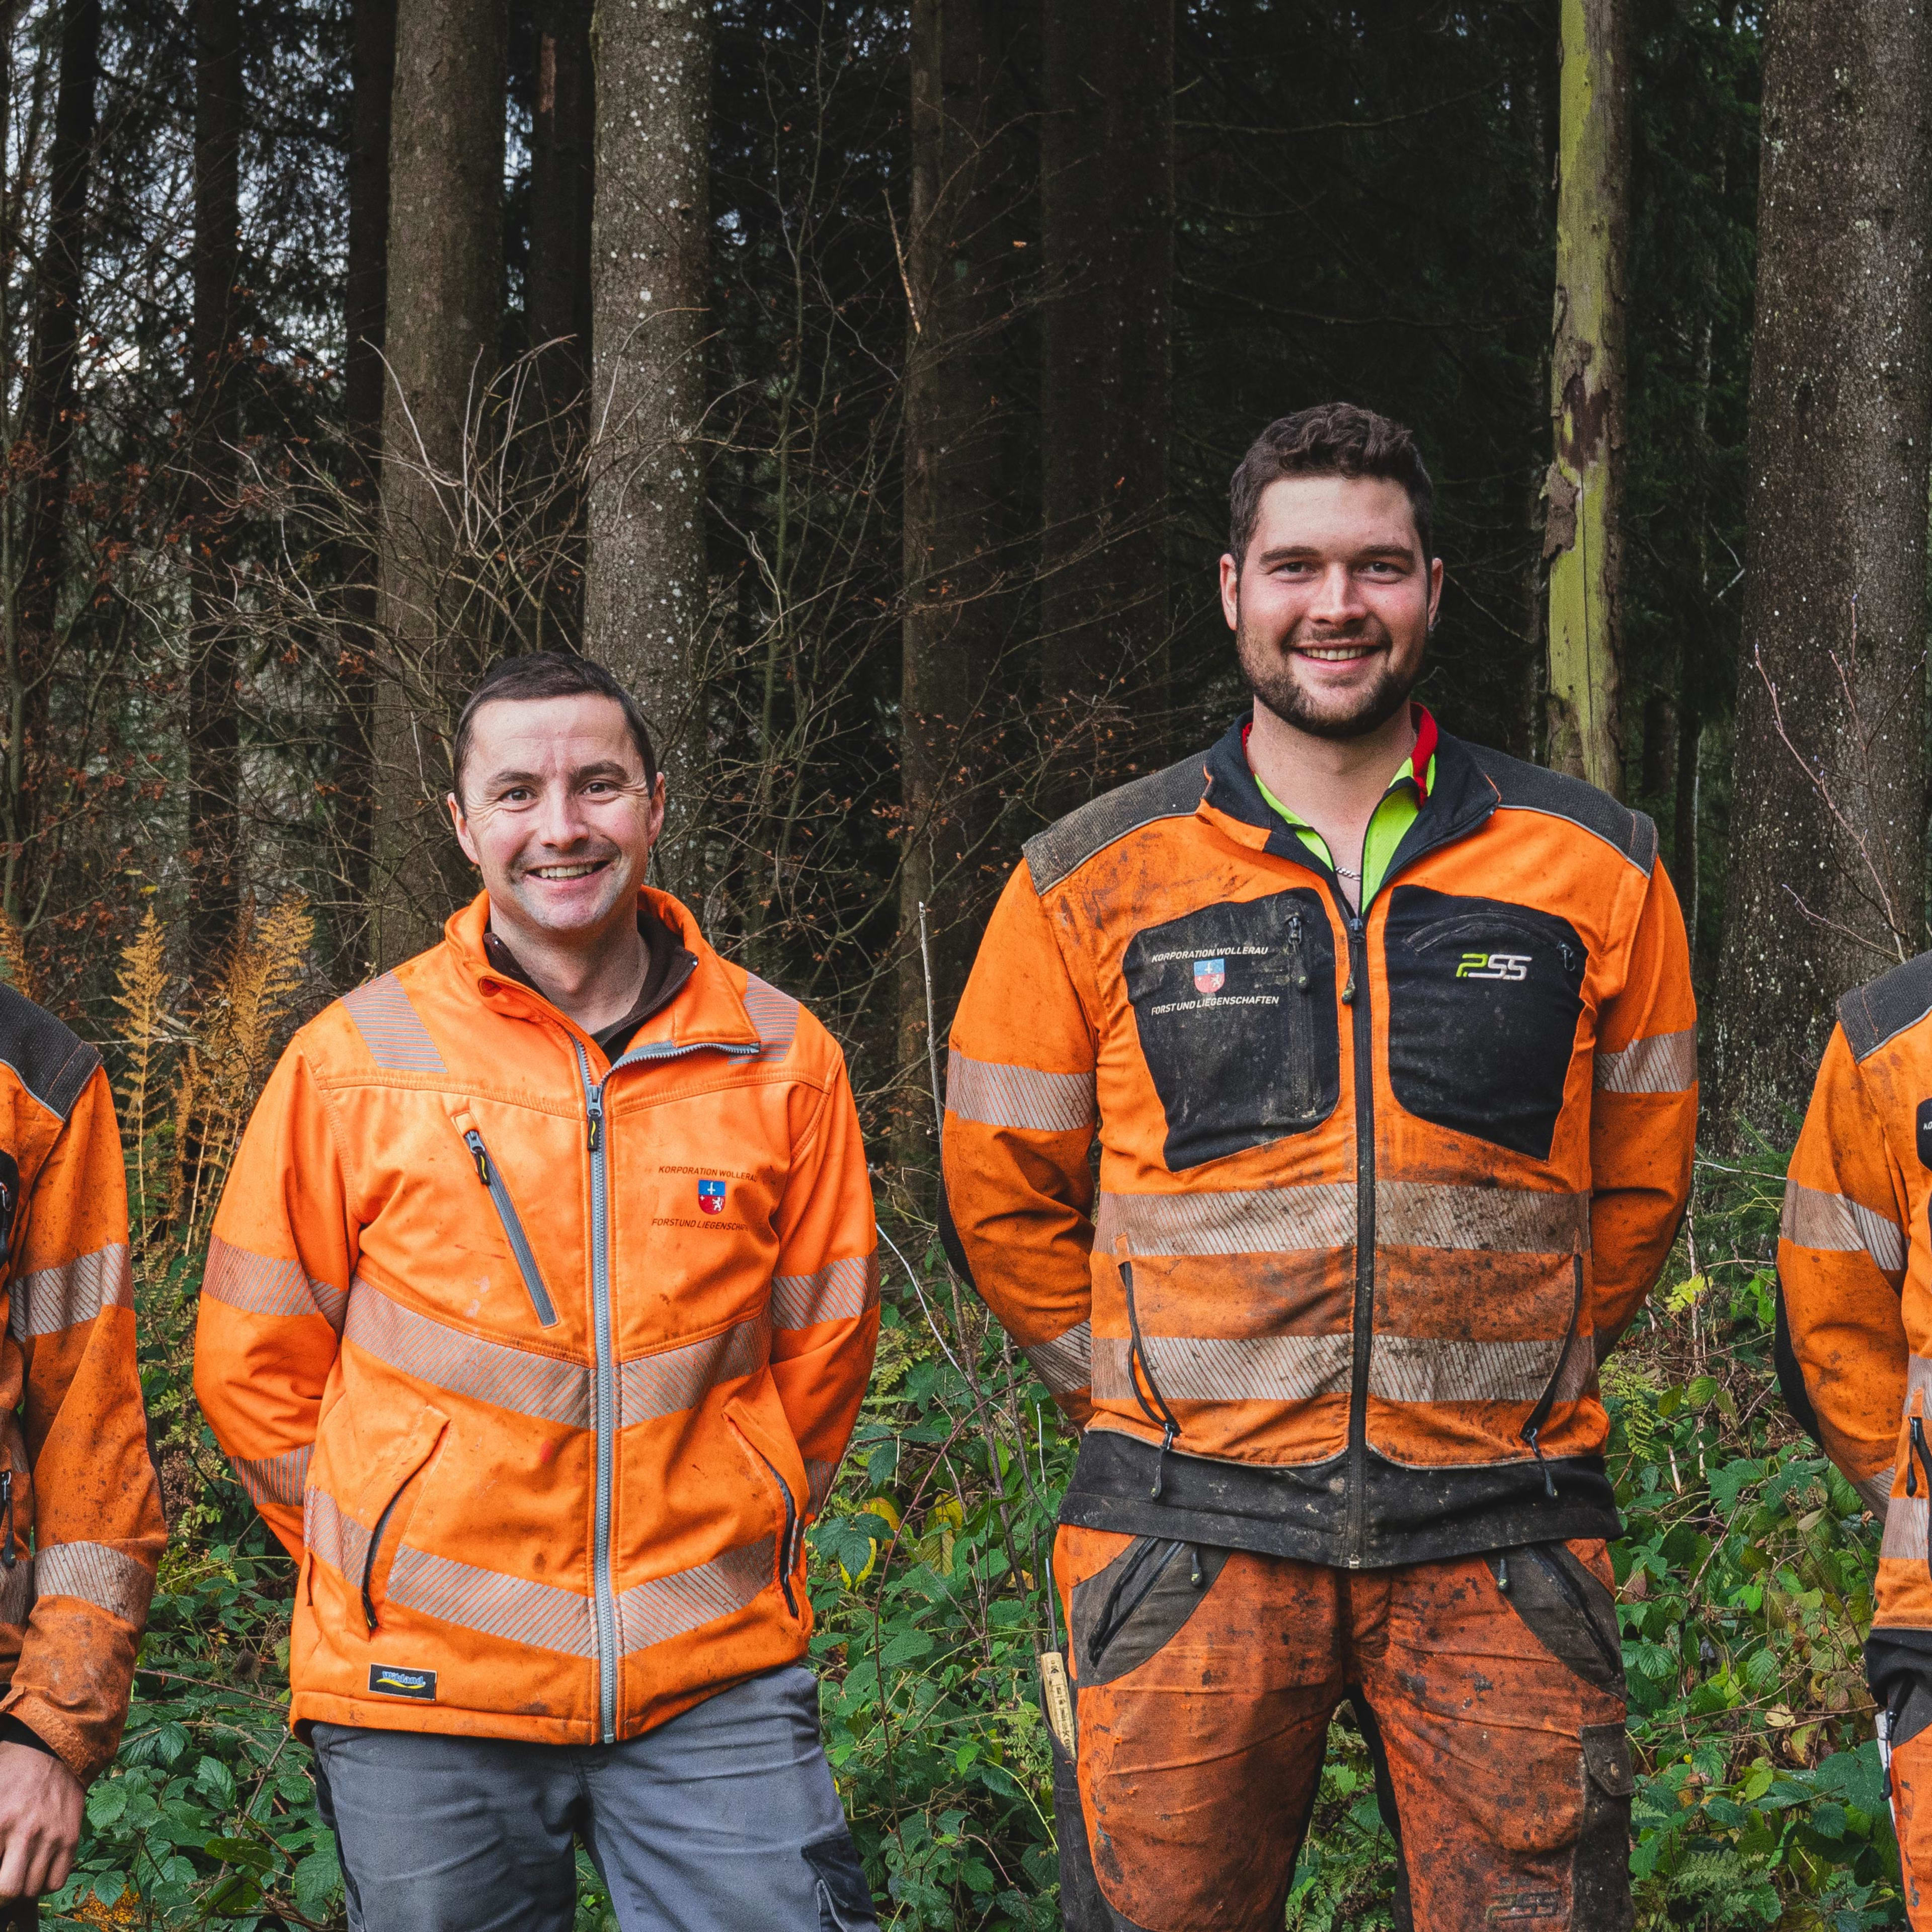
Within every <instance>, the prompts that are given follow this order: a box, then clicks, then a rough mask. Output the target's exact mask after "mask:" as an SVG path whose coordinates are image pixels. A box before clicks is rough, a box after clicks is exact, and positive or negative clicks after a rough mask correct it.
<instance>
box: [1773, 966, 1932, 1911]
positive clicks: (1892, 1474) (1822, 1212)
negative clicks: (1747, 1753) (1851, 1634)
mask: <svg viewBox="0 0 1932 1932" xmlns="http://www.w3.org/2000/svg"><path fill="white" fill-rule="evenodd" d="M1928 1216H1932V953H1921V955H1920V956H1918V958H1917V959H1913V960H1909V961H1908V962H1906V964H1905V965H1903V966H1900V967H1897V968H1894V969H1893V971H1891V972H1889V973H1888V974H1885V976H1884V977H1883V978H1882V979H1879V980H1874V981H1873V983H1871V984H1870V986H1861V987H1860V988H1858V989H1857V990H1856V991H1855V992H1849V993H1847V994H1846V995H1845V997H1844V998H1843V999H1842V1000H1841V1001H1839V1003H1838V1025H1837V1026H1836V1027H1835V1028H1833V1029H1832V1037H1831V1040H1830V1041H1829V1043H1828V1044H1827V1046H1826V1049H1825V1058H1824V1062H1823V1065H1822V1066H1820V1068H1819V1070H1818V1082H1817V1086H1816V1088H1814V1090H1813V1092H1812V1095H1811V1108H1810V1110H1809V1112H1807V1114H1806V1115H1805V1127H1804V1130H1803V1131H1802V1133H1800V1134H1799V1137H1798V1145H1797V1148H1796V1150H1795V1151H1794V1152H1793V1154H1792V1157H1791V1168H1790V1174H1789V1175H1788V1176H1787V1179H1786V1181H1785V1184H1784V1220H1783V1222H1782V1224H1781V1226H1780V1228H1779V1230H1778V1340H1777V1357H1778V1379H1779V1381H1780V1382H1781V1384H1782V1385H1783V1387H1784V1396H1785V1400H1786V1401H1787V1403H1788V1404H1789V1405H1790V1408H1791V1410H1792V1412H1793V1414H1794V1415H1796V1417H1797V1418H1798V1420H1799V1422H1800V1423H1802V1424H1803V1425H1804V1427H1805V1428H1806V1429H1807V1430H1809V1431H1810V1433H1811V1435H1812V1436H1814V1438H1816V1439H1817V1441H1818V1442H1820V1444H1821V1445H1823V1448H1824V1450H1825V1452H1826V1454H1827V1455H1829V1457H1831V1459H1832V1461H1833V1462H1834V1463H1836V1464H1837V1465H1838V1468H1839V1469H1840V1470H1841V1472H1843V1475H1844V1476H1845V1477H1846V1480H1847V1481H1849V1483H1850V1484H1851V1485H1852V1487H1853V1488H1854V1489H1855V1490H1857V1492H1858V1494H1859V1496H1861V1497H1862V1498H1863V1499H1864V1502H1865V1505H1866V1506H1867V1508H1869V1509H1870V1511H1872V1513H1873V1514H1874V1515H1875V1516H1876V1517H1877V1518H1878V1519H1879V1522H1880V1523H1881V1524H1882V1526H1883V1541H1882V1542H1881V1544H1880V1545H1879V1563H1878V1604H1877V1610H1876V1615H1875V1616H1874V1617H1873V1620H1872V1628H1871V1634H1870V1637H1868V1638H1867V1640H1866V1643H1865V1673H1866V1676H1867V1678H1868V1679H1870V1683H1871V1688H1872V1694H1873V1696H1874V1697H1876V1699H1877V1700H1878V1703H1879V1715H1878V1731H1879V1749H1880V1751H1881V1754H1882V1755H1884V1756H1885V1757H1886V1758H1887V1760H1888V1769H1889V1771H1890V1775H1891V1808H1892V1819H1893V1822H1894V1824H1895V1825H1896V1826H1897V1830H1898V1846H1899V1852H1900V1857H1901V1859H1902V1862H1903V1867H1904V1870H1903V1877H1904V1883H1905V1899H1906V1912H1907V1915H1908V1916H1909V1919H1910V1921H1911V1923H1912V1925H1913V1926H1914V1927H1916V1928H1917V1932H1932V1232H1929V1231H1928Z"/></svg>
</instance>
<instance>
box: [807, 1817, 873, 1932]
mask: <svg viewBox="0 0 1932 1932" xmlns="http://www.w3.org/2000/svg"><path fill="white" fill-rule="evenodd" d="M804 1857H805V1863H806V1864H808V1865H809V1866H811V1870H812V1875H813V1876H814V1877H815V1878H816V1879H817V1881H818V1932H874V1927H876V1926H877V1924H878V1919H877V1916H876V1915H874V1911H873V1908H872V1890H871V1886H870V1885H867V1884H866V1882H865V1867H864V1866H863V1865H862V1864H860V1863H859V1848H858V1846H856V1845H855V1844H853V1842H852V1835H851V1833H850V1832H842V1831H841V1832H834V1833H833V1834H832V1836H831V1837H830V1838H820V1840H819V1841H817V1843H815V1844H810V1845H807V1846H805V1848H804Z"/></svg>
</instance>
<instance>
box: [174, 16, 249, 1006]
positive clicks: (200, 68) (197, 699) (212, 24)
mask: <svg viewBox="0 0 1932 1932" xmlns="http://www.w3.org/2000/svg"><path fill="white" fill-rule="evenodd" d="M194 49H195V51H194V58H195V74H194V254H193V279H194V313H193V325H192V327H191V329H190V332H189V353H190V380H191V381H192V383H193V404H192V408H193V418H192V420H193V439H192V442H191V444H190V473H189V481H188V489H187V526H188V540H189V543H190V565H189V607H188V648H189V651H190V658H189V661H188V676H187V732H186V737H187V814H188V824H187V866H188V881H189V900H188V910H187V936H188V951H189V956H190V960H191V961H192V962H193V965H195V967H196V968H197V969H198V970H200V971H206V970H207V969H208V968H210V967H211V966H212V965H213V964H214V961H215V960H216V959H217V957H218V956H219V955H220V953H221V951H222V950H223V947H226V945H227V944H228V942H229V940H230V939H231V938H233V935H234V932H235V922H236V914H237V913H238V911H239V908H240V904H241V898H240V894H241V874H242V860H243V853H242V800H241V782H242V749H241V719H240V713H239V708H238V704H237V700H236V688H235V682H236V670H237V663H236V636H235V628H234V625H233V621H232V619H231V617H230V616H229V606H230V604H231V603H232V594H231V591H230V586H229V568H230V565H229V548H230V539H229V518H230V514H231V511H232V508H233V502H234V498H235V490H236V480H237V469H236V461H237V459H236V434H237V429H238V426H239V422H240V420H241V410H240V398H239V395H238V394H237V389H238V383H237V377H236V359H235V353H234V345H235V290H236V278H237V276H238V275H239V270H240V263H241V251H240V246H239V231H240V227H241V221H242V198H241V156H242V115H243V112H244V103H243V101H242V19H241V8H240V5H239V0H196V6H195V14H194Z"/></svg>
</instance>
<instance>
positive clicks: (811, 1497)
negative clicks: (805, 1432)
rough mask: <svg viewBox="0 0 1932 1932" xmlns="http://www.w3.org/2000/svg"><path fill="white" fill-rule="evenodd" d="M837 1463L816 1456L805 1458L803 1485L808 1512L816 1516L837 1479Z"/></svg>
mask: <svg viewBox="0 0 1932 1932" xmlns="http://www.w3.org/2000/svg"><path fill="white" fill-rule="evenodd" d="M837 1480H838V1464H837V1463H826V1462H822V1461H821V1460H820V1459H819V1458H818V1457H816V1456H808V1457H805V1493H806V1496H807V1498H808V1501H807V1502H806V1504H805V1508H806V1510H807V1511H808V1514H811V1515H813V1516H817V1514H819V1512H820V1511H821V1510H823V1508H824V1507H825V1499H826V1497H827V1496H830V1495H831V1493H832V1484H833V1483H835V1481H837Z"/></svg>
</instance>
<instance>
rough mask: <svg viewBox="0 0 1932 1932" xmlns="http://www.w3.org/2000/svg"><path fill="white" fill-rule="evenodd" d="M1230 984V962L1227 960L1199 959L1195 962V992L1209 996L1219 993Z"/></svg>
mask: <svg viewBox="0 0 1932 1932" xmlns="http://www.w3.org/2000/svg"><path fill="white" fill-rule="evenodd" d="M1227 983H1228V962H1227V961H1226V960H1225V959H1197V960H1196V961H1195V962H1194V990H1195V991H1196V992H1197V993H1200V994H1202V995H1207V994H1210V993H1218V992H1220V990H1221V989H1222V988H1223V986H1226V984H1227Z"/></svg>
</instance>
